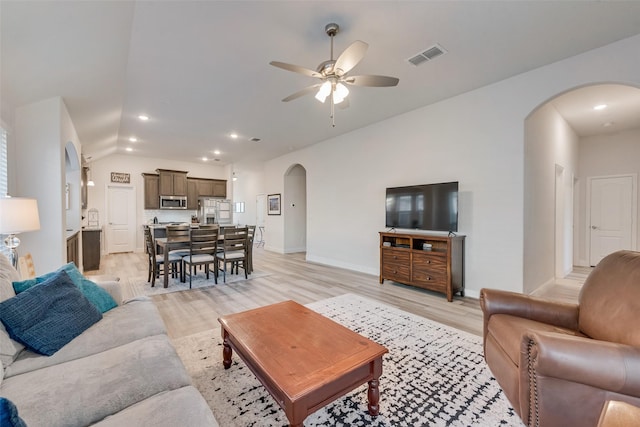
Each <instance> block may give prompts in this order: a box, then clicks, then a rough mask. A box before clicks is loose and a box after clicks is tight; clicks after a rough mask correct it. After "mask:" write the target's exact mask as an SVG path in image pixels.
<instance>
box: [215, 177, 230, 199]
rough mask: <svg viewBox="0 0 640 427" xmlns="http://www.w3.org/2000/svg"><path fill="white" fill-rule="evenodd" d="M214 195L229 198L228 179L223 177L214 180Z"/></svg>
mask: <svg viewBox="0 0 640 427" xmlns="http://www.w3.org/2000/svg"><path fill="white" fill-rule="evenodd" d="M213 196H214V197H222V198H223V199H226V198H227V181H226V180H221V179H215V180H213Z"/></svg>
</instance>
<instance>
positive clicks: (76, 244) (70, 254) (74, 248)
mask: <svg viewBox="0 0 640 427" xmlns="http://www.w3.org/2000/svg"><path fill="white" fill-rule="evenodd" d="M79 249H80V239H79V238H78V233H73V234H72V235H71V236H69V237H67V262H72V263H74V264H75V265H76V267H78V266H80V251H79Z"/></svg>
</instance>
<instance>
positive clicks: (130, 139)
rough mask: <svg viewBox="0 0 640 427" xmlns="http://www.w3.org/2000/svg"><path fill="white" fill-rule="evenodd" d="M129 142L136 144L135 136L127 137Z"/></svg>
mask: <svg viewBox="0 0 640 427" xmlns="http://www.w3.org/2000/svg"><path fill="white" fill-rule="evenodd" d="M129 141H131V142H138V138H136V137H135V136H131V137H129Z"/></svg>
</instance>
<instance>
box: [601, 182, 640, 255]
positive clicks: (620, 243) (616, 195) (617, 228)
mask: <svg viewBox="0 0 640 427" xmlns="http://www.w3.org/2000/svg"><path fill="white" fill-rule="evenodd" d="M635 181H636V177H635V176H632V175H626V176H615V177H599V178H592V179H591V180H590V182H591V191H590V193H589V194H590V197H591V199H590V204H589V205H590V224H589V234H590V256H589V263H590V265H591V266H595V265H597V264H598V262H600V260H601V259H602V258H604V257H605V256H607V255H609V254H610V253H612V252H615V251H617V250H621V249H634V246H635V239H634V238H633V236H634V234H635V229H636V214H635V202H634V200H635V195H634V188H635Z"/></svg>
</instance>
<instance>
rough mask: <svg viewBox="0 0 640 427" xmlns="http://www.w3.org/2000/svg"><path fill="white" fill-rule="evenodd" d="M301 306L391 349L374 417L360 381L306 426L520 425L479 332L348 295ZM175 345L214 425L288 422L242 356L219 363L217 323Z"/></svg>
mask: <svg viewBox="0 0 640 427" xmlns="http://www.w3.org/2000/svg"><path fill="white" fill-rule="evenodd" d="M307 307H309V308H311V309H312V310H314V311H317V312H318V313H320V314H323V315H324V316H327V317H329V318H331V319H333V320H334V321H336V322H338V323H340V324H342V325H344V326H346V327H347V328H349V329H351V330H353V331H355V332H357V333H359V334H361V335H363V336H365V337H367V338H369V339H371V340H373V341H376V342H378V343H380V344H382V345H384V346H385V347H387V349H388V350H389V353H388V354H386V355H385V356H384V358H383V373H382V376H381V377H380V414H379V415H378V416H377V417H371V416H370V415H369V414H368V412H367V385H366V384H364V385H362V386H360V387H358V388H357V389H355V390H354V391H352V392H350V393H348V394H346V395H344V396H343V397H341V398H338V399H337V400H335V401H334V402H332V403H330V404H328V405H327V406H325V407H324V408H322V409H320V410H318V411H316V412H315V413H313V414H311V415H309V417H307V419H306V420H305V423H304V425H305V426H307V427H310V426H520V427H521V426H523V424H522V422H521V421H520V419H519V418H518V416H517V414H516V413H515V411H514V410H513V408H512V407H511V406H510V404H509V402H508V401H507V399H506V397H505V396H504V394H503V392H502V390H501V389H500V386H498V383H497V382H496V380H495V378H493V376H492V375H491V372H490V371H489V368H488V367H487V365H486V363H485V361H484V358H483V356H482V340H481V338H480V337H478V336H475V335H472V334H469V333H466V332H464V331H460V330H457V329H454V328H451V327H449V326H445V325H442V324H439V323H437V322H434V321H431V320H428V319H425V318H423V317H420V316H417V315H414V314H411V313H407V312H405V311H402V310H399V309H397V308H394V307H390V306H388V305H385V304H382V303H380V302H377V301H373V300H371V299H368V298H364V297H361V296H357V295H353V294H345V295H341V296H338V297H334V298H329V299H326V300H322V301H317V302H314V303H311V304H307ZM174 345H175V347H176V350H177V352H178V354H179V355H180V357H181V358H182V360H183V362H184V363H185V366H186V367H187V371H188V372H189V374H190V375H191V378H192V380H193V383H194V385H195V386H196V387H197V388H198V390H200V392H201V393H202V395H203V396H204V398H205V399H206V401H207V402H208V404H209V406H210V407H211V409H212V411H213V413H214V415H215V417H216V419H217V420H218V422H219V424H220V426H222V427H232V426H243V427H244V426H256V427H257V426H260V427H263V426H264V427H266V426H286V425H288V421H287V418H286V416H285V414H284V411H283V410H282V409H280V407H279V406H278V404H277V403H276V402H275V401H274V400H273V399H272V398H271V396H270V395H269V393H268V392H267V391H266V390H265V389H264V387H263V386H262V385H261V384H260V382H259V381H258V380H257V379H256V378H255V376H254V375H253V373H252V372H251V371H250V370H249V369H248V368H247V367H246V365H245V364H244V362H242V360H241V359H240V358H238V357H234V358H233V364H232V366H231V368H230V369H228V370H225V369H224V368H223V366H222V339H221V336H220V329H218V328H216V329H213V330H210V331H205V332H201V333H199V334H194V335H190V336H187V337H182V338H178V339H175V340H174Z"/></svg>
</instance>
